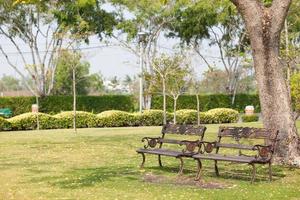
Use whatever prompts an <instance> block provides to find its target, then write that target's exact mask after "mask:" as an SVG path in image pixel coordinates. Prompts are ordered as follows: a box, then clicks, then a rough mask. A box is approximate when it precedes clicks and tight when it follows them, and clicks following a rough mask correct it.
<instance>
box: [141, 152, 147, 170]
mask: <svg viewBox="0 0 300 200" xmlns="http://www.w3.org/2000/svg"><path fill="white" fill-rule="evenodd" d="M140 154H141V155H142V157H143V161H142V163H141V165H140V168H141V169H143V168H144V164H145V161H146V157H145V154H144V153H140Z"/></svg>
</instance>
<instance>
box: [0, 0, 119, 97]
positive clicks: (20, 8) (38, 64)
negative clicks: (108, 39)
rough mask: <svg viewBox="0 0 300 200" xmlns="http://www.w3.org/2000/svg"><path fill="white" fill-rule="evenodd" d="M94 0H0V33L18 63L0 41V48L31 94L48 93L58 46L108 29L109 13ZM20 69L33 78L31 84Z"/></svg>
mask: <svg viewBox="0 0 300 200" xmlns="http://www.w3.org/2000/svg"><path fill="white" fill-rule="evenodd" d="M98 3H99V2H98V1H96V0H66V1H38V0H24V1H19V0H17V1H14V0H0V35H1V36H2V37H3V38H6V39H7V41H8V42H10V44H11V45H12V46H13V47H14V48H15V51H16V52H17V55H19V56H20V58H21V60H22V64H21V65H19V66H17V65H15V64H14V62H13V61H12V58H11V56H10V55H9V54H8V53H7V49H6V48H5V47H4V46H3V45H0V51H1V53H2V54H3V55H4V56H5V58H6V60H7V63H8V64H9V66H10V67H12V68H13V69H14V70H15V71H16V72H17V73H18V75H19V76H20V77H21V78H22V79H23V82H24V83H25V85H26V86H27V88H28V89H29V90H30V91H31V92H32V94H34V95H36V96H45V95H49V94H50V93H51V90H52V89H53V83H54V75H55V70H56V65H55V58H57V52H59V51H60V49H61V48H65V49H67V48H69V47H70V46H72V44H73V43H74V42H78V41H81V40H85V41H88V36H90V35H91V34H94V33H97V34H99V35H101V34H102V33H104V34H110V33H111V32H112V27H113V24H114V23H113V22H114V21H113V16H112V14H109V13H106V12H105V11H103V10H101V9H100V8H99V5H98ZM27 54H28V55H30V56H27ZM24 72H26V73H27V74H29V76H30V77H31V78H32V79H33V83H34V84H33V86H32V85H30V84H29V83H28V81H27V79H26V73H24Z"/></svg>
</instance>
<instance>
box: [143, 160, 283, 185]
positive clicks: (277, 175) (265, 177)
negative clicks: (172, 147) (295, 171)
mask: <svg viewBox="0 0 300 200" xmlns="http://www.w3.org/2000/svg"><path fill="white" fill-rule="evenodd" d="M212 166H213V165H212V164H210V163H205V165H204V166H203V168H202V178H204V179H205V177H207V176H208V177H217V176H216V174H215V171H214V167H212ZM147 169H150V170H155V172H156V173H158V174H163V173H170V172H171V173H178V171H179V167H176V166H163V167H159V166H151V167H145V170H146V171H147ZM219 172H220V176H219V177H218V178H221V179H225V180H240V181H250V180H251V177H252V167H251V166H249V165H247V164H232V163H226V164H225V165H224V164H222V165H219ZM196 173H197V171H196V167H195V168H194V169H184V174H185V175H187V176H196ZM285 176H286V175H285V174H284V171H283V168H282V167H280V166H272V179H273V180H274V181H276V180H279V179H281V178H283V177H285ZM255 180H256V181H266V182H268V181H269V172H268V168H267V167H266V166H263V165H259V164H257V165H256V178H255Z"/></svg>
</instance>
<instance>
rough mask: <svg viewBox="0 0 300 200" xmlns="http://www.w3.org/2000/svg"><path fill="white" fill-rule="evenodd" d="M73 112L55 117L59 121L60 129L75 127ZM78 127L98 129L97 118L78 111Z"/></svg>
mask: <svg viewBox="0 0 300 200" xmlns="http://www.w3.org/2000/svg"><path fill="white" fill-rule="evenodd" d="M73 116H74V113H73V111H67V112H61V113H59V114H57V115H54V117H55V118H56V119H57V120H58V121H59V127H60V128H72V127H73ZM76 127H78V128H92V127H98V121H97V117H96V115H95V114H93V113H89V112H83V111H77V112H76Z"/></svg>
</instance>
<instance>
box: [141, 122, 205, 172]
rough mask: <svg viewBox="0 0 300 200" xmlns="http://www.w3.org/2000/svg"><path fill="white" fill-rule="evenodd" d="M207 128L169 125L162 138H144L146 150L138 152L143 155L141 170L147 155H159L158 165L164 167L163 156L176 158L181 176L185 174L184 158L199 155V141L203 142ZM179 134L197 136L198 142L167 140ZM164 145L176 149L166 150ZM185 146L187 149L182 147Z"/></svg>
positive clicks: (164, 129)
mask: <svg viewBox="0 0 300 200" xmlns="http://www.w3.org/2000/svg"><path fill="white" fill-rule="evenodd" d="M205 130H206V127H205V126H197V125H173V124H167V125H164V126H163V128H162V131H161V133H162V136H161V137H144V138H143V139H142V142H146V144H145V145H144V148H140V149H138V150H136V152H137V153H139V154H141V155H142V158H143V161H142V164H141V168H143V167H144V163H145V159H146V158H145V154H154V155H158V164H159V166H160V167H162V162H161V156H169V157H175V158H178V159H179V160H180V169H179V174H182V172H183V165H184V162H183V159H182V158H183V157H192V156H193V155H195V154H197V153H198V151H196V149H197V147H198V146H199V141H202V140H203V136H204V133H205ZM167 134H168V135H171V134H177V135H188V136H197V138H198V137H199V139H197V140H194V141H192V140H177V139H172V138H166V135H167ZM164 144H172V146H173V147H175V148H174V149H170V148H164V146H165V145H164ZM174 145H175V146H174ZM182 145H185V148H183V147H181V146H182Z"/></svg>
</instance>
